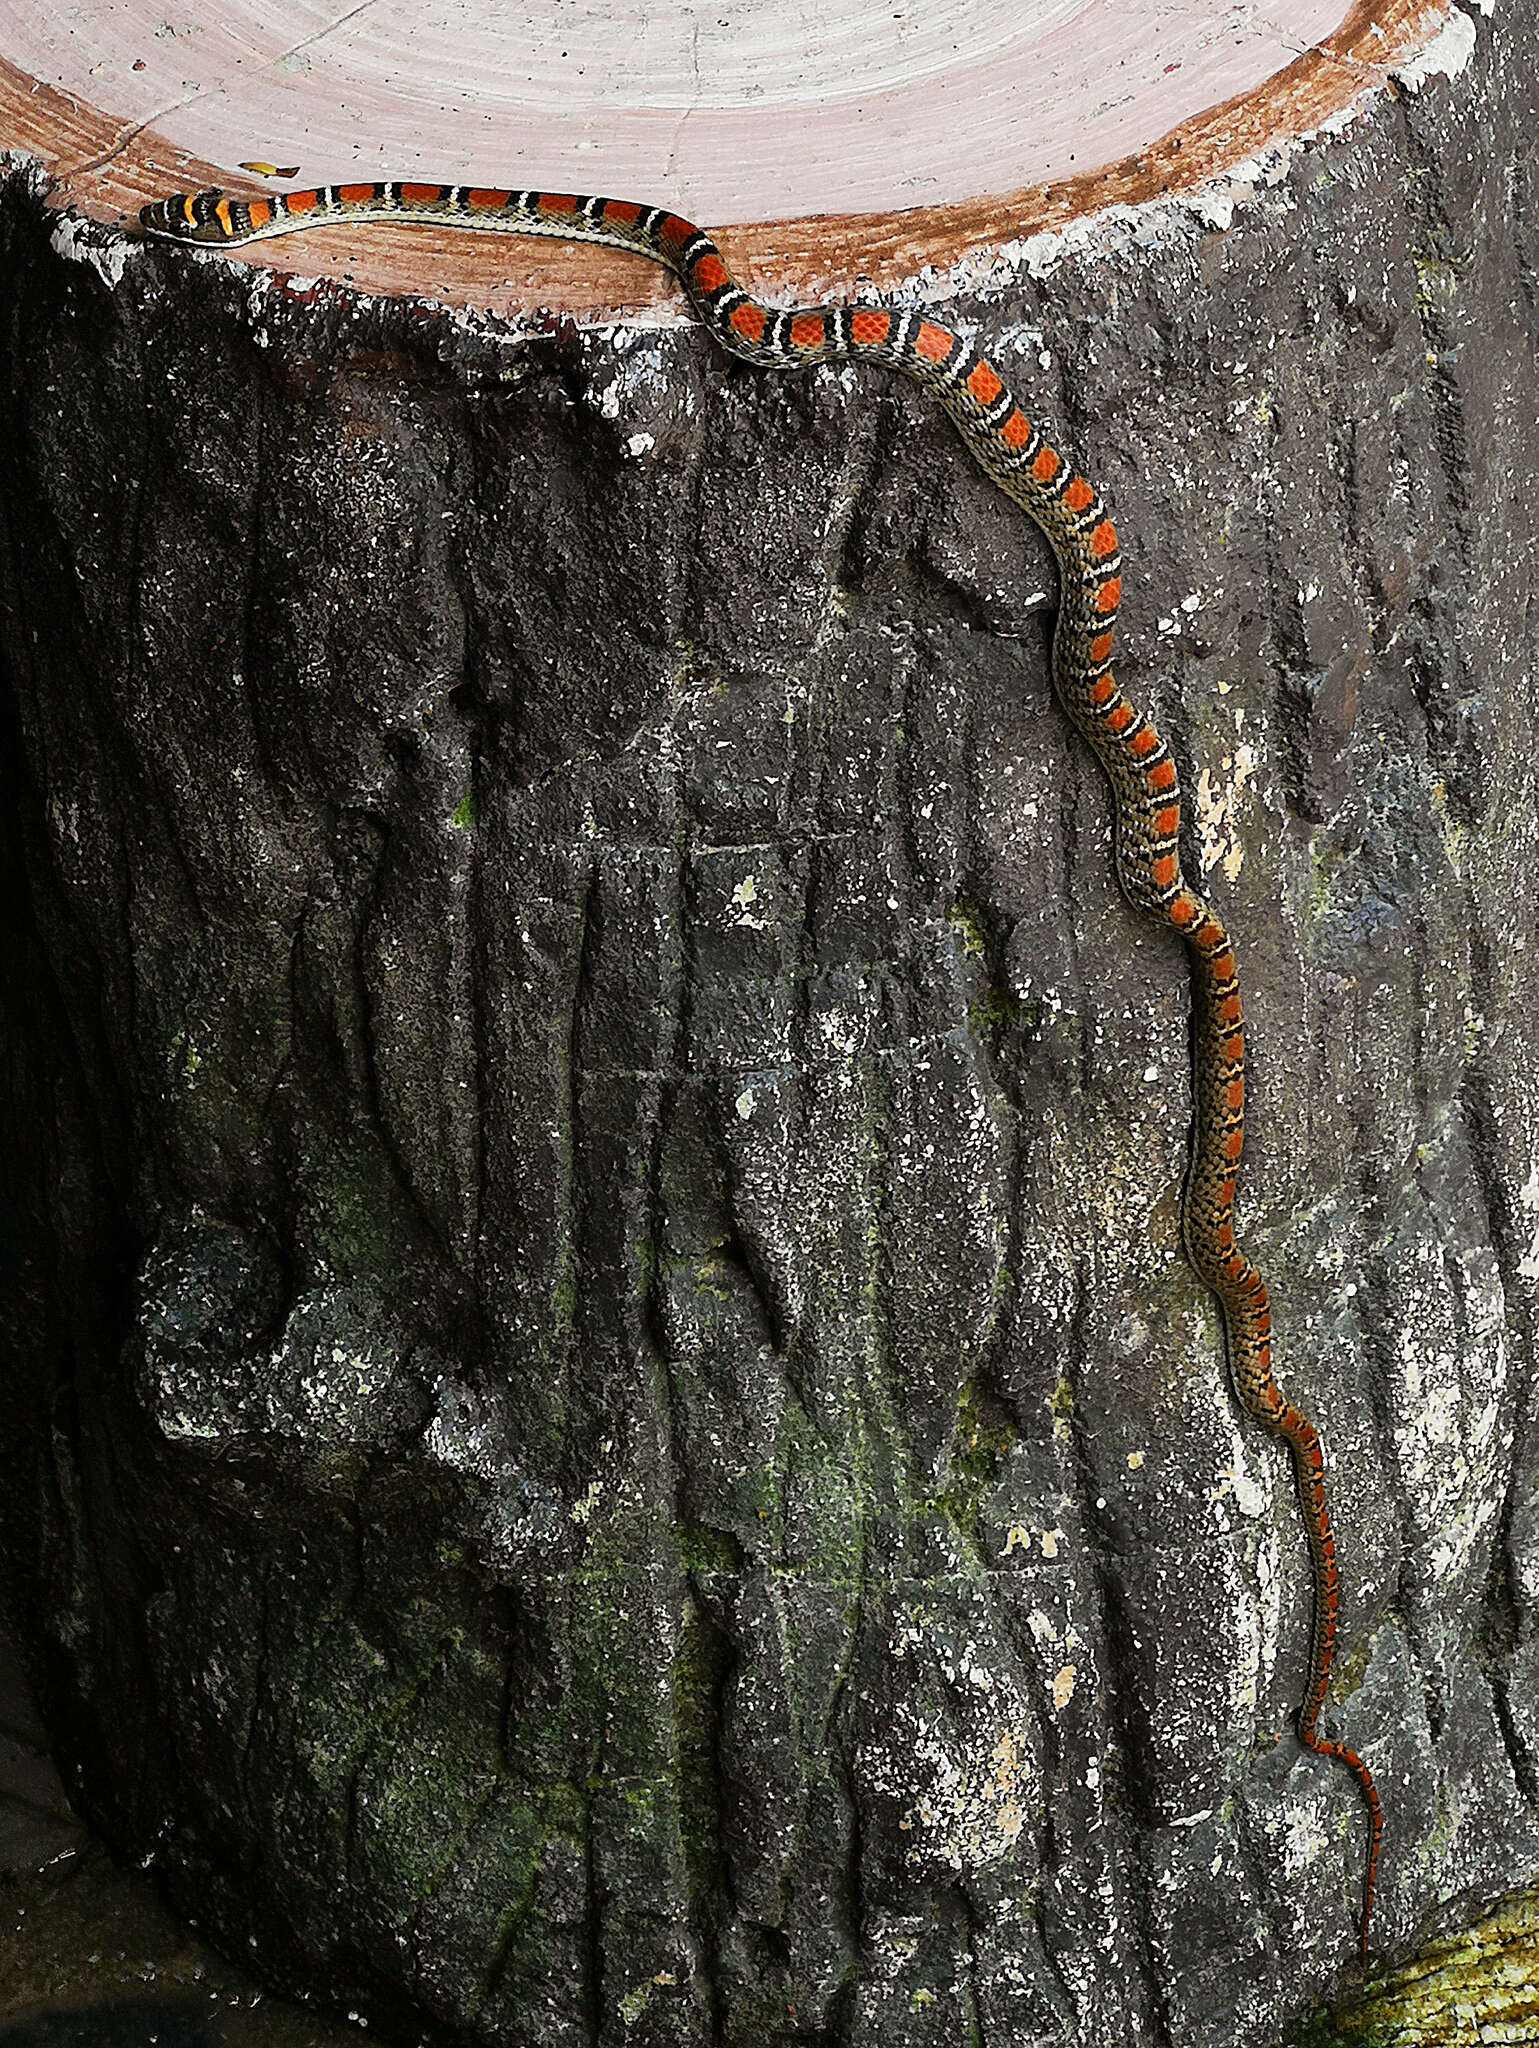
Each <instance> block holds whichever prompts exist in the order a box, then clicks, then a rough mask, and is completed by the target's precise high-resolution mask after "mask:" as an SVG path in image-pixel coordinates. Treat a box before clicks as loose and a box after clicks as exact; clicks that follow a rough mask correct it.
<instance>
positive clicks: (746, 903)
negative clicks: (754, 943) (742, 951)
mask: <svg viewBox="0 0 1539 2048" xmlns="http://www.w3.org/2000/svg"><path fill="white" fill-rule="evenodd" d="M727 916H728V917H729V919H730V920H731V921H732V923H733V924H736V925H743V926H746V927H747V929H748V930H749V931H753V932H767V931H768V930H769V928H770V926H769V919H768V918H767V917H765V916H764V915H763V914H762V908H761V898H760V895H759V878H758V876H757V875H744V877H743V878H742V880H741V881H740V882H738V883H736V884H735V885H734V887H733V890H732V894H731V896H730V897H729V898H728V899H727Z"/></svg>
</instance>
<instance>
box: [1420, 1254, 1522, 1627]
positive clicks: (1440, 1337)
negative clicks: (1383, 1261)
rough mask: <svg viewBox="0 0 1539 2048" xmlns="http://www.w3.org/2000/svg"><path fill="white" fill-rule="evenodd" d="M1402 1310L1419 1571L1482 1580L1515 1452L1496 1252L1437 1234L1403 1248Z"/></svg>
mask: <svg viewBox="0 0 1539 2048" xmlns="http://www.w3.org/2000/svg"><path fill="white" fill-rule="evenodd" d="M1395 1256H1396V1265H1397V1286H1398V1288H1399V1290H1400V1297H1401V1304H1402V1306H1401V1310H1400V1318H1399V1325H1398V1328H1397V1330H1396V1339H1395V1349H1396V1353H1397V1356H1398V1359H1399V1367H1400V1369H1399V1371H1398V1373H1397V1374H1396V1375H1395V1377H1394V1381H1393V1388H1394V1395H1395V1402H1396V1408H1397V1410H1398V1422H1397V1427H1396V1430H1395V1443H1396V1451H1397V1455H1398V1458H1399V1462H1400V1472H1401V1480H1402V1484H1403V1487H1404V1490H1405V1495H1406V1498H1407V1500H1408V1502H1409V1503H1410V1507H1411V1512H1412V1516H1413V1518H1414V1523H1415V1526H1416V1529H1417V1534H1418V1538H1419V1542H1418V1553H1419V1554H1418V1564H1419V1569H1420V1570H1421V1571H1422V1572H1423V1573H1424V1574H1425V1575H1426V1576H1427V1577H1428V1578H1429V1579H1430V1580H1431V1581H1432V1582H1433V1583H1435V1584H1438V1585H1444V1586H1446V1585H1449V1584H1456V1583H1460V1582H1463V1581H1465V1580H1468V1579H1471V1578H1478V1577H1482V1576H1483V1574H1484V1571H1485V1569H1486V1567H1485V1562H1484V1560H1485V1557H1486V1553H1487V1551H1488V1548H1489V1544H1490V1538H1491V1532H1492V1527H1493V1525H1494V1523H1495V1522H1496V1521H1497V1519H1498V1518H1499V1516H1500V1514H1501V1511H1502V1502H1503V1497H1504V1496H1503V1488H1502V1474H1503V1471H1504V1469H1505V1466H1506V1462H1507V1459H1508V1456H1509V1454H1510V1444H1509V1442H1508V1437H1509V1434H1510V1423H1509V1422H1507V1421H1506V1420H1505V1419H1504V1418H1505V1416H1506V1410H1507V1407H1508V1399H1507V1388H1508V1381H1509V1376H1510V1363H1509V1359H1508V1352H1507V1339H1506V1327H1505V1306H1506V1304H1505V1298H1504V1294H1503V1289H1502V1283H1501V1276H1500V1272H1499V1270H1498V1268H1497V1266H1496V1262H1495V1260H1494V1258H1493V1257H1492V1255H1491V1253H1490V1252H1489V1250H1488V1249H1486V1248H1484V1247H1480V1246H1472V1247H1466V1248H1464V1249H1462V1250H1459V1249H1456V1248H1454V1247H1451V1246H1450V1245H1448V1244H1445V1243H1442V1242H1439V1241H1438V1240H1437V1238H1436V1237H1435V1236H1434V1235H1433V1234H1432V1233H1431V1232H1430V1231H1429V1233H1428V1234H1427V1235H1426V1236H1424V1237H1422V1238H1420V1239H1418V1238H1416V1237H1414V1236H1413V1235H1412V1234H1411V1233H1409V1232H1407V1233H1405V1235H1404V1237H1403V1238H1402V1240H1401V1242H1400V1243H1399V1244H1397V1246H1396V1252H1395Z"/></svg>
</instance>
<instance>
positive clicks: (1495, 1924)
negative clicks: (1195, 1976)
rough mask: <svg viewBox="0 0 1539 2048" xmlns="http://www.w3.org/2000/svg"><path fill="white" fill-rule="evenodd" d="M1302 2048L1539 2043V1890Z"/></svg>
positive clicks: (1359, 2003)
mask: <svg viewBox="0 0 1539 2048" xmlns="http://www.w3.org/2000/svg"><path fill="white" fill-rule="evenodd" d="M1296 2040H1297V2042H1298V2044H1299V2048H1475V2044H1476V2043H1479V2044H1480V2048H1507V2044H1509V2043H1513V2042H1533V2041H1539V1885H1535V1886H1533V1887H1531V1888H1530V1889H1529V1890H1528V1891H1526V1892H1519V1893H1517V1894H1516V1895H1515V1896H1514V1897H1513V1898H1510V1899H1508V1900H1506V1901H1505V1902H1504V1903H1503V1904H1502V1905H1500V1906H1498V1907H1497V1909H1496V1911H1495V1912H1494V1913H1492V1914H1490V1915H1489V1916H1488V1917H1487V1918H1486V1919H1484V1920H1480V1921H1477V1922H1476V1924H1475V1925H1474V1926H1473V1927H1470V1928H1466V1929H1464V1930H1462V1931H1461V1932H1460V1933H1458V1934H1451V1935H1446V1936H1444V1937H1443V1938H1442V1939H1440V1940H1438V1941H1434V1942H1430V1943H1429V1944H1428V1945H1427V1947H1426V1948H1424V1949H1423V1950H1422V1951H1421V1954H1420V1955H1418V1956H1416V1957H1415V1958H1414V1959H1413V1960H1412V1961H1411V1962H1409V1963H1405V1964H1403V1965H1402V1966H1401V1967H1400V1968H1399V1969H1398V1970H1395V1971H1392V1972H1391V1973H1390V1974H1389V1975H1388V1976H1386V1977H1382V1978H1379V1979H1376V1980H1375V1981H1373V1982H1371V1983H1370V1984H1369V1986H1368V1988H1367V1990H1366V1991H1364V1992H1362V1993H1361V1994H1360V1995H1359V1996H1358V1997H1356V1998H1354V1999H1352V2000H1350V2001H1349V2002H1348V2003H1346V2004H1344V2005H1341V2006H1338V2007H1337V2008H1336V2010H1335V2011H1334V2012H1333V2013H1331V2014H1330V2015H1329V2017H1328V2018H1327V2017H1323V2016H1322V2017H1319V2018H1317V2019H1316V2020H1315V2021H1314V2022H1313V2023H1312V2024H1311V2025H1310V2026H1308V2027H1307V2028H1306V2029H1305V2030H1304V2031H1303V2033H1302V2034H1300V2035H1298V2036H1297V2037H1296Z"/></svg>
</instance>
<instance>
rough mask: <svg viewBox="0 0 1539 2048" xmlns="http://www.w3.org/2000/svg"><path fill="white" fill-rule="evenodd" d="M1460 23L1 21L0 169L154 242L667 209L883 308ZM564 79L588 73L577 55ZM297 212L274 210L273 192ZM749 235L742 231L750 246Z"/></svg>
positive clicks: (375, 7)
mask: <svg viewBox="0 0 1539 2048" xmlns="http://www.w3.org/2000/svg"><path fill="white" fill-rule="evenodd" d="M1446 11H1447V4H1446V0H1359V4H1358V5H1356V6H1354V7H1352V8H1351V9H1350V10H1348V11H1347V12H1346V14H1345V17H1343V10H1342V6H1341V0H1277V4H1276V5H1274V6H1273V7H1271V8H1263V7H1262V6H1260V5H1257V4H1255V0H1194V4H1191V5H1188V6H1181V7H1176V6H1171V5H1169V4H1163V0H1017V4H1015V5H1013V6H1012V7H1010V8H1009V9H1002V8H997V7H996V8H985V7H983V6H981V5H979V4H974V0H946V4H937V5H933V6H931V7H928V8H924V7H919V6H916V5H915V4H914V0H883V4H882V5H880V6H878V5H874V4H871V0H826V4H820V5H813V4H812V0H748V4H742V0H712V4H711V5H709V6H708V7H706V8H704V9H703V10H695V11H688V12H687V11H686V10H682V9H671V10H662V11H658V10H645V9H642V8H640V7H639V6H637V5H636V4H635V0H630V4H627V0H586V4H585V5H583V6H580V7H566V6H563V7H562V8H561V9H559V10H553V9H552V7H551V6H550V5H548V4H547V5H546V6H544V7H543V8H542V7H541V6H539V5H538V4H535V0H522V4H519V5H517V6H513V7H509V6H504V5H501V4H498V0H436V4H430V5H427V6H421V5H411V4H409V0H363V4H361V5H359V4H352V5H348V4H347V0H324V4H322V0H232V4H230V5H226V6H224V7H221V8H219V9H206V10H201V15H200V16H194V15H192V14H191V12H190V11H189V15H188V16H187V17H186V18H184V17H182V16H173V15H168V14H167V12H166V10H165V9H164V8H163V7H162V6H161V5H160V4H159V0H93V4H89V5H86V6H84V7H82V6H79V5H74V6H71V5H69V4H67V0H0V141H3V142H4V143H5V144H6V145H8V146H10V147H12V148H19V149H23V150H25V151H28V152H30V153H31V154H33V155H35V156H36V157H37V158H38V160H39V161H40V162H41V163H42V164H43V165H44V167H45V168H46V169H47V170H48V171H49V172H50V173H51V174H53V175H54V176H55V177H56V178H57V179H58V181H59V182H58V186H57V194H56V196H57V198H58V199H59V200H61V201H63V202H68V203H72V204H74V205H75V206H77V207H78V208H79V209H80V210H81V211H83V212H85V213H87V214H89V215H93V216H96V217H98V218H104V219H122V218H125V217H126V218H129V219H131V218H132V217H133V215H134V214H135V213H136V212H137V209H138V207H139V206H140V205H141V204H142V203H143V201H144V200H145V199H147V198H151V197H154V196H156V195H158V194H160V193H163V192H165V191H167V190H168V189H171V190H174V189H181V188H185V187H186V186H189V185H194V186H196V185H202V184H222V185H225V186H227V187H229V188H231V189H243V188H251V187H253V186H255V185H258V184H259V183H260V181H259V180H254V179H252V178H251V177H250V176H249V174H247V173H244V172H242V171H241V170H239V168H238V166H239V165H240V163H241V162H242V161H250V160H261V161H265V162H271V163H273V164H275V165H279V166H282V167H288V166H293V167H295V168H296V169H297V172H298V181H299V182H301V183H312V184H313V183H323V182H329V181H338V182H340V181H341V180H344V179H347V178H360V177H361V178H370V179H373V178H382V177H395V176H403V177H412V176H417V177H430V178H433V179H440V180H465V181H478V182H487V183H495V184H525V183H530V184H539V185H543V186H545V187H547V188H552V189H556V188H559V189H576V190H579V191H603V192H610V193H615V194H618V195H623V196H634V197H640V198H656V199H660V200H663V201H666V202H667V203H668V204H670V205H672V206H674V207H675V208H677V209H678V210H680V211H682V212H684V213H686V214H688V215H689V216H690V217H692V218H694V219H697V220H700V221H701V222H703V223H706V224H709V225H712V226H714V227H718V228H721V227H726V228H727V233H726V234H725V236H724V239H725V242H726V244H727V247H728V249H729V251H730V253H731V254H732V255H733V257H734V258H735V260H736V261H737V263H738V265H739V266H740V268H741V269H742V270H743V271H744V272H745V273H746V275H747V276H748V277H749V278H751V279H753V280H755V281H757V282H758V283H759V284H761V285H762V286H763V287H764V288H765V289H766V290H770V291H779V292H786V291H790V292H799V293H803V294H806V295H808V296H813V295H818V294H822V293H826V292H829V291H837V290H839V289H840V288H841V287H843V288H847V287H848V286H849V285H850V284H851V283H853V282H855V281H857V280H859V279H867V280H870V281H871V282H873V283H876V284H879V285H887V286H890V285H892V284H894V283H896V282H898V281H899V280H901V279H903V278H905V277H909V276H912V275H913V273H914V272H915V271H917V270H918V269H920V268H921V267H922V266H923V265H925V264H927V263H928V264H935V263H945V262H948V261H951V260H953V259H954V258H955V257H956V255H957V254H958V253H959V252H961V251H963V250H966V249H967V248H970V247H974V246H978V245H980V244H987V243H989V242H991V241H999V240H1002V239H1008V238H1010V237H1013V236H1019V235H1022V234H1029V233H1032V232H1034V231H1035V230H1038V229H1040V228H1043V227H1047V226H1051V225H1054V224H1056V223H1058V222H1061V221H1064V220H1066V219H1069V218H1072V217H1073V216H1075V215H1077V214H1081V213H1084V212H1087V211H1091V210H1093V209H1094V208H1096V207H1097V206H1101V205H1104V204H1107V203H1109V202H1111V201H1113V200H1131V201H1136V200H1138V199H1142V198H1147V197H1150V196H1153V195H1156V194H1158V193H1160V192H1162V191H1167V190H1177V191H1179V190H1182V189H1186V188H1190V187H1192V186H1195V185H1196V184H1198V183H1200V182H1201V181H1202V180H1203V179H1205V178H1208V177H1211V176H1212V175H1213V174H1214V172H1215V171H1221V170H1222V169H1223V168H1225V167H1226V166H1229V165H1233V164H1235V163H1237V162H1239V161H1240V160H1242V159H1243V158H1245V157H1246V156H1247V155H1249V154H1251V153H1253V152H1254V151H1255V150H1256V149H1258V148H1260V147H1262V146H1264V145H1265V144H1266V143H1267V142H1268V141H1270V140H1273V139H1275V138H1277V137H1278V136H1281V135H1287V134H1299V133H1303V132H1305V131H1307V130H1310V129H1312V128H1315V127H1317V126H1318V125H1319V124H1320V122H1321V121H1322V120H1324V119H1327V118H1329V117H1330V116H1331V115H1333V114H1335V113H1338V112H1339V111H1340V110H1341V109H1342V108H1343V107H1345V106H1347V105H1348V104H1350V103H1351V101H1352V100H1353V99H1354V98H1355V97H1356V96H1358V95H1359V94H1361V93H1362V92H1363V91H1364V90H1365V89H1367V88H1371V87H1373V86H1374V85H1376V84H1382V82H1383V81H1384V79H1385V78H1386V77H1387V76H1388V73H1389V71H1390V68H1391V67H1392V65H1393V64H1394V63H1395V62H1396V61H1398V60H1401V59H1403V58H1404V56H1405V55H1406V53H1407V52H1408V51H1409V50H1411V49H1414V48H1415V47H1416V46H1417V45H1418V44H1419V43H1420V42H1422V41H1425V39H1426V38H1427V37H1428V36H1429V35H1431V34H1432V33H1435V31H1436V29H1437V27H1438V25H1439V23H1440V21H1441V20H1442V19H1443V17H1444V16H1445V14H1446ZM563 52H564V53H565V54H564V55H563ZM280 189H281V188H280ZM733 223H736V226H732V225H731V224H733ZM249 260H251V261H253V262H256V263H259V264H262V265H264V266H266V267H269V268H273V269H279V270H293V269H297V270H300V271H303V272H304V273H305V274H307V275H319V276H324V277H332V278H340V279H344V280H347V281H349V282H352V283H355V284H357V285H359V286H361V287H363V288H365V289H368V290H372V291H382V292H390V293H403V292H416V293H426V294H429V295H431V296H433V297H435V298H439V299H442V300H446V301H448V302H450V303H461V304H471V305H492V306H495V307H497V308H498V309H499V310H505V311H506V310H514V309H516V308H518V307H520V306H529V305H534V304H545V305H553V306H558V307H561V308H564V309H567V310H573V311H581V310H591V309H593V308H595V307H599V306H613V305H631V306H635V305H643V304H649V303H656V302H658V301H662V300H666V299H668V298H670V297H671V296H672V295H673V288H672V285H671V284H670V282H669V281H668V280H667V279H666V278H665V277H663V276H661V275H660V274H659V275H656V276H654V275H652V274H651V273H650V271H649V270H648V267H647V266H645V265H643V264H640V263H638V262H637V261H636V260H635V259H632V258H627V257H622V256H616V255H611V254H609V253H608V252H605V251H601V250H591V249H562V248H559V247H556V246H553V245H548V244H544V243H524V242H518V243H513V242H507V243H504V242H498V243H496V244H495V245H492V246H488V244H487V242H486V241H485V240H484V239H482V240H472V239H470V238H467V237H465V236H457V235H454V234H453V233H450V232H444V231H437V230H428V229H419V230H414V231H404V230H396V229H383V230H380V229H375V230H372V231H370V232H367V233H361V232H359V231H358V230H349V231H341V230H334V231H321V232H316V233H313V234H310V235H307V236H306V238H305V240H304V242H303V243H302V244H301V243H288V244H282V243H280V244H276V245H275V244H272V243H267V244H261V245H258V246H257V247H256V248H255V249H253V250H252V251H251V252H250V257H249Z"/></svg>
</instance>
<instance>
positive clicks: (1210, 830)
mask: <svg viewBox="0 0 1539 2048" xmlns="http://www.w3.org/2000/svg"><path fill="white" fill-rule="evenodd" d="M1259 765H1260V756H1259V755H1258V754H1257V752H1256V749H1255V748H1254V747H1253V746H1251V745H1250V744H1249V743H1248V742H1247V741H1245V740H1241V741H1239V742H1238V743H1237V745H1236V746H1235V749H1234V751H1233V753H1230V754H1225V755H1224V756H1223V758H1222V760H1221V762H1220V763H1219V767H1220V771H1221V776H1222V779H1220V776H1218V775H1215V774H1213V772H1212V771H1211V770H1210V769H1207V768H1204V769H1202V770H1201V772H1200V773H1199V774H1198V777H1197V790H1196V797H1195V801H1194V805H1193V817H1194V822H1195V824H1196V827H1197V859H1198V864H1199V866H1200V867H1201V869H1202V872H1203V873H1204V874H1205V875H1207V874H1211V873H1212V871H1213V870H1214V868H1218V869H1220V870H1221V871H1222V873H1223V875H1224V878H1225V880H1226V881H1230V882H1237V881H1238V880H1239V878H1240V870H1241V869H1242V868H1243V867H1244V865H1245V844H1244V841H1243V840H1242V839H1241V837H1240V828H1239V824H1238V821H1237V817H1236V812H1237V810H1238V807H1239V803H1240V799H1241V798H1242V797H1243V796H1244V795H1245V791H1246V786H1247V784H1248V783H1249V782H1250V781H1251V779H1252V777H1253V776H1254V775H1255V772H1256V769H1257V767H1258V766H1259Z"/></svg>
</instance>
